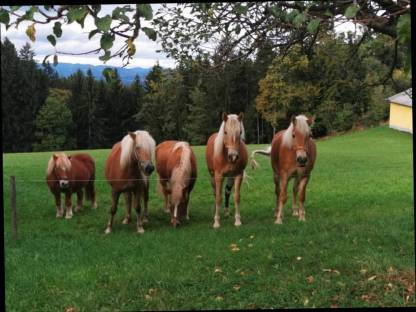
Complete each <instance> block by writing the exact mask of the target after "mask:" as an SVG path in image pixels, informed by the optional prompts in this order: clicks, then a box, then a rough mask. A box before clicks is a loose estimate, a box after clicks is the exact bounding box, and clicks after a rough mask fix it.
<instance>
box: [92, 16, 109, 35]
mask: <svg viewBox="0 0 416 312" xmlns="http://www.w3.org/2000/svg"><path fill="white" fill-rule="evenodd" d="M111 20H112V19H111V16H110V15H108V14H107V15H106V16H104V17H102V18H99V17H97V18H96V19H95V26H97V29H98V30H100V31H102V32H107V31H109V30H110V27H111Z"/></svg>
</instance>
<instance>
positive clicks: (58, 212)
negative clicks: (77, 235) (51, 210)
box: [53, 192, 64, 218]
mask: <svg viewBox="0 0 416 312" xmlns="http://www.w3.org/2000/svg"><path fill="white" fill-rule="evenodd" d="M53 195H54V196H55V205H56V217H57V218H62V217H63V215H64V210H63V209H62V206H61V192H56V193H54V194H53Z"/></svg>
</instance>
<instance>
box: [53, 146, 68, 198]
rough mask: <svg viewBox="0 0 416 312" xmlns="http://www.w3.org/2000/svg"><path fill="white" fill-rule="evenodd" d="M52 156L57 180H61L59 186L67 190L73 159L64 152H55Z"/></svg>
mask: <svg viewBox="0 0 416 312" xmlns="http://www.w3.org/2000/svg"><path fill="white" fill-rule="evenodd" d="M52 157H53V158H52V159H53V168H52V171H53V173H54V175H55V177H56V180H58V181H59V187H60V188H61V189H62V190H66V189H68V188H69V179H70V176H69V173H70V170H71V161H70V160H69V158H68V157H67V156H66V155H65V154H64V153H55V154H53V156H52Z"/></svg>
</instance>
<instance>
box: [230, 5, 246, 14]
mask: <svg viewBox="0 0 416 312" xmlns="http://www.w3.org/2000/svg"><path fill="white" fill-rule="evenodd" d="M233 10H234V12H235V13H237V14H246V13H247V11H248V7H247V6H244V5H241V4H240V3H236V4H235V6H234V8H233Z"/></svg>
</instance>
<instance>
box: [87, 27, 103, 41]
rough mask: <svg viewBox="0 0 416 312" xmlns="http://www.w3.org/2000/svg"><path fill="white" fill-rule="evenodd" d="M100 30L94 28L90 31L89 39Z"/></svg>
mask: <svg viewBox="0 0 416 312" xmlns="http://www.w3.org/2000/svg"><path fill="white" fill-rule="evenodd" d="M99 32H100V31H99V30H98V29H94V30H92V31H90V33H89V35H88V40H90V39H91V38H92V37H94V35H95V34H97V33H99Z"/></svg>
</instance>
